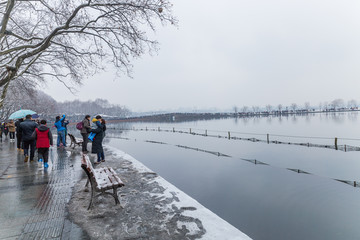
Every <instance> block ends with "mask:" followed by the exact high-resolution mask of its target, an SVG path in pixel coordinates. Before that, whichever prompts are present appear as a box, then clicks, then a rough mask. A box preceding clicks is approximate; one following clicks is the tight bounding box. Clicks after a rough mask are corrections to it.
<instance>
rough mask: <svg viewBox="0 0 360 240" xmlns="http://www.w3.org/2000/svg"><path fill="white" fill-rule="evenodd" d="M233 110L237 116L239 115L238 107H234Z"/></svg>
mask: <svg viewBox="0 0 360 240" xmlns="http://www.w3.org/2000/svg"><path fill="white" fill-rule="evenodd" d="M233 110H234V113H235V115H237V114H238V107H237V106H234V107H233Z"/></svg>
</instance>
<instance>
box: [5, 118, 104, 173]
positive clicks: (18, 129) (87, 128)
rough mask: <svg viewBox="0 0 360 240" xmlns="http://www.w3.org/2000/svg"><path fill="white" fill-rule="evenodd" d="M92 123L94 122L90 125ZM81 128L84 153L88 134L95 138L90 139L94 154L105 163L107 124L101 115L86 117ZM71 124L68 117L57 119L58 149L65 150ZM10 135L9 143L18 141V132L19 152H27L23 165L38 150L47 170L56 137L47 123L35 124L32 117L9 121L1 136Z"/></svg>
mask: <svg viewBox="0 0 360 240" xmlns="http://www.w3.org/2000/svg"><path fill="white" fill-rule="evenodd" d="M91 122H92V123H93V124H92V126H91ZM81 123H82V128H81V130H80V133H81V135H82V136H83V144H82V152H83V153H84V154H86V153H88V150H87V145H88V142H89V135H90V133H92V135H95V137H93V136H92V137H93V138H91V141H92V149H91V153H95V154H97V157H98V159H97V162H95V164H98V163H100V162H104V161H105V155H104V150H103V147H102V141H103V138H104V137H105V131H106V122H105V120H104V119H102V117H101V116H100V115H98V116H96V117H95V118H94V119H92V120H91V121H90V115H86V116H85V118H84V120H83V121H82V122H81ZM68 124H69V121H67V120H66V115H65V114H64V115H62V117H60V116H57V117H56V118H55V123H54V127H55V128H56V129H57V134H58V136H57V147H58V148H60V147H61V146H63V147H66V135H67V125H68ZM6 131H7V133H10V142H15V133H16V138H17V148H18V150H23V151H24V162H28V160H29V159H30V162H32V161H34V156H35V150H37V151H38V161H39V162H43V163H44V168H48V166H49V165H48V159H49V148H50V146H53V137H52V132H51V130H50V128H49V127H48V126H47V122H46V120H41V121H33V120H32V117H31V115H26V116H25V119H24V120H23V119H19V120H17V121H16V122H15V123H14V121H13V120H10V121H9V122H7V123H4V124H1V128H0V132H1V134H0V137H1V138H2V133H5V134H6V136H7V133H6Z"/></svg>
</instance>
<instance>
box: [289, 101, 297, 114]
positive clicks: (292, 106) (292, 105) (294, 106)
mask: <svg viewBox="0 0 360 240" xmlns="http://www.w3.org/2000/svg"><path fill="white" fill-rule="evenodd" d="M290 108H291V109H292V110H293V111H294V112H295V111H296V109H297V104H296V103H292V104H291V106H290Z"/></svg>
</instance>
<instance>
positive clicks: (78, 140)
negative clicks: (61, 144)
mask: <svg viewBox="0 0 360 240" xmlns="http://www.w3.org/2000/svg"><path fill="white" fill-rule="evenodd" d="M68 135H69V137H70V140H71V143H70V147H71V145H73V144H74V147H73V149H74V148H75V146H76V145H78V146H82V143H83V140H82V139H78V138H76V137H74V135H72V134H70V133H68Z"/></svg>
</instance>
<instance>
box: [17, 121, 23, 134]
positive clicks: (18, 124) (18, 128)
mask: <svg viewBox="0 0 360 240" xmlns="http://www.w3.org/2000/svg"><path fill="white" fill-rule="evenodd" d="M22 122H23V121H22V119H21V121H20V120H17V121H16V122H15V127H16V134H18V135H21V131H20V123H22Z"/></svg>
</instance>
